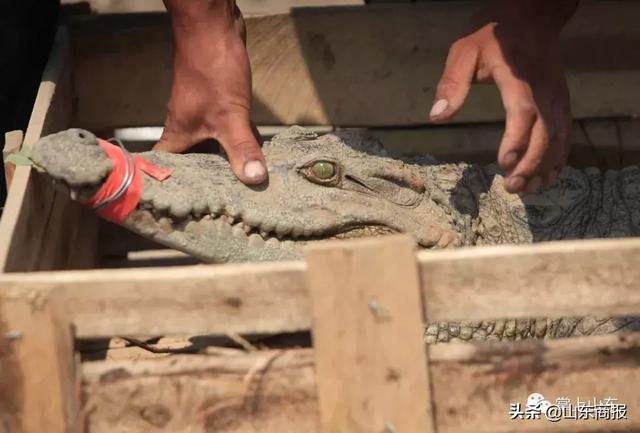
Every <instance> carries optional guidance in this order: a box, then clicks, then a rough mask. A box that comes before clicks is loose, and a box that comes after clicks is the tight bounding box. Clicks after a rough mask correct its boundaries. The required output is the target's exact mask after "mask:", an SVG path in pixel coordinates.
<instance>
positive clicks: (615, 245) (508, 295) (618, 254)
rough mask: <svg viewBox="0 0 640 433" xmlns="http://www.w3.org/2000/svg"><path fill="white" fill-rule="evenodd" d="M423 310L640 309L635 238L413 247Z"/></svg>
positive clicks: (487, 315) (507, 313)
mask: <svg viewBox="0 0 640 433" xmlns="http://www.w3.org/2000/svg"><path fill="white" fill-rule="evenodd" d="M418 260H419V264H420V273H421V276H422V284H423V287H422V288H423V291H424V296H425V297H426V298H427V299H428V300H429V302H427V303H426V304H425V308H426V317H428V318H429V319H430V320H434V321H437V320H445V319H446V320H453V319H459V320H485V319H491V318H498V317H511V318H521V317H529V318H531V317H540V315H542V317H544V316H545V315H546V314H544V313H545V312H546V313H548V315H550V316H574V315H576V316H579V315H585V314H591V315H596V316H608V315H624V314H629V315H632V314H637V313H638V312H640V290H638V281H640V269H639V268H638V265H637V263H638V260H640V241H639V240H637V239H599V240H578V241H557V242H545V243H539V244H534V245H524V246H523V245H511V246H492V247H486V248H465V249H460V250H456V251H453V250H451V251H441V252H437V253H433V252H424V251H423V252H420V253H418Z"/></svg>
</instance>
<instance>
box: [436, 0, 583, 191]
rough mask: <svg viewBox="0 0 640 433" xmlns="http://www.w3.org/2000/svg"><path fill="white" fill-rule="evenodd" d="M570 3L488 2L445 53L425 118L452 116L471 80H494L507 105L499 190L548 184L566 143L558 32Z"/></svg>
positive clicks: (572, 6)
mask: <svg viewBox="0 0 640 433" xmlns="http://www.w3.org/2000/svg"><path fill="white" fill-rule="evenodd" d="M577 4H578V1H577V0H522V1H513V0H491V1H487V2H486V4H485V5H484V7H483V8H482V9H481V10H480V11H478V13H477V14H476V15H475V16H474V18H473V20H472V30H471V31H470V32H468V34H466V35H465V36H464V37H462V38H460V39H458V40H457V41H456V42H455V43H454V44H453V45H452V46H451V49H450V51H449V55H448V58H447V61H446V65H445V70H444V73H443V75H442V78H441V80H440V82H439V84H438V88H437V91H436V97H435V102H434V105H433V107H432V109H431V113H430V117H431V119H432V120H433V121H434V122H444V121H447V120H449V119H451V118H452V117H453V116H454V115H455V114H456V113H457V112H458V111H459V110H460V108H461V107H462V105H463V104H464V101H465V99H466V97H467V94H468V92H469V89H470V86H471V83H472V82H474V81H475V82H479V83H495V84H496V85H497V86H498V89H499V91H500V94H501V96H502V102H503V104H504V107H505V110H506V126H505V132H504V135H503V138H502V141H501V143H500V150H499V152H498V163H499V164H500V166H501V167H502V168H503V169H504V170H505V171H506V180H505V188H506V189H507V191H509V192H512V193H524V194H530V193H535V192H536V191H537V190H538V189H540V188H541V187H544V186H548V185H549V184H551V183H552V182H553V181H554V180H555V179H556V177H557V176H558V174H559V172H560V170H561V169H562V167H563V166H564V165H565V163H566V160H567V157H568V154H569V148H570V132H571V122H572V120H571V111H570V104H569V91H568V88H567V83H566V79H565V76H564V71H563V68H562V62H561V59H560V57H561V56H560V47H559V43H558V35H559V33H560V30H561V29H562V27H563V26H564V24H565V23H566V22H567V21H568V20H569V18H570V17H571V16H572V15H573V13H574V11H575V9H576V7H577Z"/></svg>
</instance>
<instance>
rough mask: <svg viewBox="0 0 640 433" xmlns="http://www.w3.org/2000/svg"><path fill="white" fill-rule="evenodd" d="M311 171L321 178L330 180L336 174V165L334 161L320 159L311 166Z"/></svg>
mask: <svg viewBox="0 0 640 433" xmlns="http://www.w3.org/2000/svg"><path fill="white" fill-rule="evenodd" d="M311 172H312V173H313V175H314V176H316V177H317V178H318V179H320V180H329V179H331V178H333V176H335V175H336V166H335V165H334V164H333V162H329V161H318V162H315V163H314V164H313V165H312V166H311Z"/></svg>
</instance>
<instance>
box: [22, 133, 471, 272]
mask: <svg viewBox="0 0 640 433" xmlns="http://www.w3.org/2000/svg"><path fill="white" fill-rule="evenodd" d="M264 154H265V158H266V160H267V165H268V171H269V181H268V183H267V184H265V185H262V186H258V187H249V186H246V185H243V184H242V183H241V182H239V181H238V180H237V179H236V177H235V176H234V175H233V173H232V172H231V170H230V169H229V166H228V163H227V161H226V160H225V159H224V158H223V157H221V156H219V155H211V154H186V155H178V154H170V153H164V152H155V151H151V152H144V153H141V154H140V155H141V156H142V157H143V158H145V159H147V160H149V161H151V162H153V163H154V164H156V165H158V166H162V167H168V168H171V169H172V170H173V173H172V175H171V177H169V178H168V179H166V180H164V181H162V182H160V181H157V180H154V179H152V178H151V177H149V176H146V175H145V176H144V192H143V195H142V199H141V201H140V203H139V205H138V207H137V209H136V210H135V211H134V212H133V213H132V214H131V215H130V216H129V218H128V219H127V220H126V221H125V222H124V223H123V225H124V226H125V227H127V228H128V229H130V230H132V231H134V232H136V233H138V234H141V235H143V236H145V237H148V238H152V239H154V240H156V241H159V242H161V243H163V244H166V245H168V246H170V247H173V248H175V249H179V250H182V251H185V252H187V253H189V254H192V255H194V256H196V257H199V258H201V259H204V260H206V261H209V262H228V261H247V260H282V259H292V258H298V257H300V256H301V247H302V246H303V245H304V244H306V243H308V242H314V241H317V240H324V239H330V238H352V237H362V236H376V235H384V234H389V233H408V234H411V235H412V236H413V238H414V239H415V240H416V242H417V244H418V245H420V246H421V247H423V248H441V247H447V246H451V245H458V244H460V243H464V241H463V239H462V237H461V235H460V233H459V230H458V231H456V230H455V229H454V224H453V222H452V219H453V217H452V216H451V213H450V210H448V209H446V206H441V205H438V204H437V203H436V201H435V200H434V199H433V197H431V196H430V194H431V191H430V188H429V186H428V183H429V182H428V170H426V169H425V166H422V165H419V164H409V163H405V162H403V161H400V160H397V159H392V158H389V157H388V156H387V155H386V153H385V152H384V150H383V148H382V146H381V145H380V143H379V142H377V141H375V140H374V139H372V138H370V137H367V136H365V135H363V134H361V133H360V132H358V131H341V132H337V133H332V134H327V135H324V136H322V137H318V136H317V135H316V134H314V133H312V132H310V131H308V130H305V129H303V128H300V127H292V128H290V129H288V130H287V131H285V132H283V133H281V134H279V135H277V136H276V137H274V138H273V139H272V140H271V142H267V143H266V144H265V146H264ZM31 159H32V161H33V163H34V164H35V166H36V168H38V169H40V170H41V171H45V172H46V173H47V174H48V175H49V176H51V177H52V178H54V179H56V180H58V181H60V183H62V184H64V185H66V186H67V187H69V189H70V191H71V195H72V197H74V198H78V199H86V198H87V197H89V196H91V195H92V194H93V193H94V192H95V191H96V189H97V188H98V187H99V186H100V184H101V183H102V182H103V181H104V179H105V178H106V176H107V175H108V174H109V172H110V171H111V161H110V160H109V159H108V158H107V156H106V155H105V153H104V152H103V151H102V149H101V148H100V147H99V146H97V141H96V138H95V136H93V135H92V134H91V133H89V132H87V131H83V130H78V129H74V130H68V131H64V132H61V133H58V134H54V135H51V136H48V137H45V138H43V139H42V140H40V141H39V142H38V143H37V144H36V145H35V146H34V148H33V150H32V153H31ZM427 166H428V164H427Z"/></svg>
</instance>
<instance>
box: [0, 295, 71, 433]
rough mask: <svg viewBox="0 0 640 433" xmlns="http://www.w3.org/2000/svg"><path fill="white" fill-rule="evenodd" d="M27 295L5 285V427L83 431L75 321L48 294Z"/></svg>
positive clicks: (0, 359) (1, 364)
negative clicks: (8, 293)
mask: <svg viewBox="0 0 640 433" xmlns="http://www.w3.org/2000/svg"><path fill="white" fill-rule="evenodd" d="M24 295H25V296H22V297H11V296H4V295H3V291H2V287H1V286H0V431H3V432H5V431H7V432H9V433H11V432H21V433H42V432H50V433H75V432H79V431H80V430H79V426H80V423H79V421H80V420H79V418H78V416H79V412H78V399H79V394H78V391H79V390H78V389H77V387H76V385H77V380H76V366H75V359H74V351H73V336H72V334H71V326H70V324H69V323H68V322H66V321H65V320H64V319H63V318H62V317H60V316H59V315H57V314H56V309H55V304H52V303H50V302H49V299H47V297H46V296H45V297H37V296H36V297H29V296H28V295H29V294H28V293H25V294H24ZM7 429H8V430H7Z"/></svg>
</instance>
